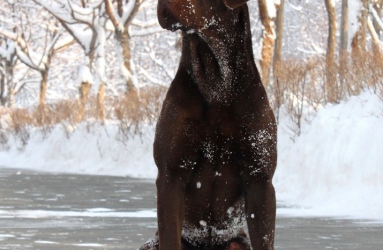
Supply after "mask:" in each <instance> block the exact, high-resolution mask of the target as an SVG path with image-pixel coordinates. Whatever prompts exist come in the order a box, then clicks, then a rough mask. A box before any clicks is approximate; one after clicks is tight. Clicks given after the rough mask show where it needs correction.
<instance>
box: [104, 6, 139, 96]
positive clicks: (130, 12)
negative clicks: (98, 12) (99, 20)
mask: <svg viewBox="0 0 383 250" xmlns="http://www.w3.org/2000/svg"><path fill="white" fill-rule="evenodd" d="M143 1H144V0H130V1H127V3H125V4H124V3H123V1H122V0H115V1H112V0H104V3H105V6H106V13H107V14H108V16H109V19H110V20H111V22H112V24H113V26H114V32H115V38H116V40H117V50H118V52H120V51H122V57H121V56H120V53H117V55H118V56H120V63H121V65H120V69H121V73H122V75H123V77H124V79H125V82H126V87H127V93H128V94H129V95H130V96H132V97H137V87H136V85H137V77H136V72H135V70H134V64H133V61H132V55H131V50H130V40H131V35H130V33H129V26H130V25H131V24H132V22H133V18H134V16H135V15H136V14H137V12H138V10H139V8H140V6H141V4H142V3H143Z"/></svg>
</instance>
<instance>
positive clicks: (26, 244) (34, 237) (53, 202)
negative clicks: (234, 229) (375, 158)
mask: <svg viewBox="0 0 383 250" xmlns="http://www.w3.org/2000/svg"><path fill="white" fill-rule="evenodd" d="M155 206H156V197H155V185H154V181H153V180H139V179H131V178H124V177H110V176H89V175H67V174H65V175H61V174H60V175H58V174H46V173H37V172H29V171H24V170H15V169H1V168H0V249H1V250H3V249H41V250H43V249H44V250H45V249H46V250H48V249H49V250H51V249H55V250H56V249H57V250H61V249H62V250H64V249H65V250H66V249H76V250H80V249H84V250H87V249H124V250H126V249H128V250H130V249H137V248H138V247H139V246H140V245H142V244H143V243H144V242H145V241H146V240H147V239H149V238H150V237H152V236H153V235H154V233H155V231H156V227H157V225H156V212H155ZM280 207H281V206H279V208H280ZM382 236H383V225H382V224H379V223H370V222H365V221H361V220H358V221H357V220H346V219H334V218H294V217H283V216H278V218H277V229H276V245H275V248H276V249H294V250H296V249H305V250H307V249H308V250H311V249H313V250H316V249H344V250H352V249H363V250H366V249H376V250H380V249H383V237H382Z"/></svg>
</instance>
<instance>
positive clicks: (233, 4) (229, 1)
mask: <svg viewBox="0 0 383 250" xmlns="http://www.w3.org/2000/svg"><path fill="white" fill-rule="evenodd" d="M247 1H249V0H223V2H224V3H225V5H226V6H227V7H228V8H230V9H235V8H237V7H239V6H241V5H243V4H245V3H246V2H247Z"/></svg>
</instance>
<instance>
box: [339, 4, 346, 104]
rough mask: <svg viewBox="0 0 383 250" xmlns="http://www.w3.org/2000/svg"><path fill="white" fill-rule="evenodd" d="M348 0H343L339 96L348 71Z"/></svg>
mask: <svg viewBox="0 0 383 250" xmlns="http://www.w3.org/2000/svg"><path fill="white" fill-rule="evenodd" d="M348 30H349V27H348V0H342V16H341V30H340V48H339V49H340V50H339V84H340V85H342V86H339V88H338V90H339V91H338V93H337V95H338V97H337V98H340V96H341V95H342V93H340V92H341V91H342V90H344V89H345V86H343V85H344V84H345V81H346V73H347V67H348V65H347V57H348V56H347V54H348V53H347V49H348Z"/></svg>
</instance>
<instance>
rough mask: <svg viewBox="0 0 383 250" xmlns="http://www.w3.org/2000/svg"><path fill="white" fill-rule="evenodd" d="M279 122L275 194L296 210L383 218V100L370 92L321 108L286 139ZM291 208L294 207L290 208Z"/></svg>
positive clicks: (317, 213) (284, 129)
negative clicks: (293, 137) (295, 135)
mask: <svg viewBox="0 0 383 250" xmlns="http://www.w3.org/2000/svg"><path fill="white" fill-rule="evenodd" d="M285 131H287V128H286V125H285V124H282V125H281V126H280V128H279V146H278V149H279V152H278V153H279V157H278V170H277V172H276V176H275V178H274V183H275V186H276V189H277V194H278V197H277V198H278V199H279V200H282V201H284V202H285V203H286V205H294V206H303V207H305V208H312V209H311V210H310V209H309V210H306V211H302V210H296V211H295V215H298V214H302V215H306V216H310V215H322V216H323V215H339V216H340V215H349V216H353V217H361V218H368V219H383V213H382V211H383V101H382V100H380V99H379V97H378V96H376V95H374V94H371V93H368V92H366V93H363V94H362V95H360V96H358V97H352V98H351V99H350V100H348V101H347V102H343V103H340V104H338V105H334V106H331V105H328V106H327V107H325V108H323V109H322V110H320V111H319V112H318V114H317V116H316V117H315V119H314V120H313V121H312V123H311V125H309V126H307V127H306V128H305V129H304V131H305V132H304V133H303V134H301V136H300V137H299V138H297V139H296V140H295V143H294V142H292V141H291V139H290V138H289V137H288V135H287V134H286V133H285ZM290 212H293V210H290Z"/></svg>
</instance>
